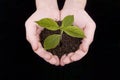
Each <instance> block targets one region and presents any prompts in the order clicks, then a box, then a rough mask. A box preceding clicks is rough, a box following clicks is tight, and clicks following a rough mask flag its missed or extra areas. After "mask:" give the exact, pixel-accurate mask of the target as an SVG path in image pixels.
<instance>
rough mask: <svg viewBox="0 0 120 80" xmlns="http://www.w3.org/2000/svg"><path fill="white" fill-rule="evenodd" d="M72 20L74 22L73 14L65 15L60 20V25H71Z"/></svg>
mask: <svg viewBox="0 0 120 80" xmlns="http://www.w3.org/2000/svg"><path fill="white" fill-rule="evenodd" d="M73 22H74V16H73V15H69V16H66V17H65V18H64V19H63V21H62V27H66V26H71V25H72V24H73Z"/></svg>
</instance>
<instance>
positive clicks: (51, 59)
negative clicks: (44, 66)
mask: <svg viewBox="0 0 120 80" xmlns="http://www.w3.org/2000/svg"><path fill="white" fill-rule="evenodd" d="M46 61H47V62H49V63H50V64H52V65H56V66H57V60H56V57H55V56H52V57H51V58H50V59H49V60H46Z"/></svg>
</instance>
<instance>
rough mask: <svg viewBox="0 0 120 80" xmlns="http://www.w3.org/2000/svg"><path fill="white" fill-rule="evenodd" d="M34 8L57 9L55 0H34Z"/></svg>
mask: <svg viewBox="0 0 120 80" xmlns="http://www.w3.org/2000/svg"><path fill="white" fill-rule="evenodd" d="M36 9H37V10H39V9H49V10H51V9H56V10H57V9H58V6H57V0H52V1H51V0H36Z"/></svg>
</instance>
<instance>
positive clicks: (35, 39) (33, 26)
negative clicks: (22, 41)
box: [25, 21, 39, 51]
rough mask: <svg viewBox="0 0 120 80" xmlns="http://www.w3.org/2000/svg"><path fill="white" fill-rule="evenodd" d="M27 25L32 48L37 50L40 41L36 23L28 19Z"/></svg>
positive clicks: (27, 35)
mask: <svg viewBox="0 0 120 80" xmlns="http://www.w3.org/2000/svg"><path fill="white" fill-rule="evenodd" d="M25 26H26V37H27V40H28V41H29V43H30V44H31V46H32V49H33V50H34V51H35V50H37V49H38V41H39V38H38V36H37V34H36V29H37V27H36V24H35V23H33V22H30V21H29V22H28V21H27V22H26V24H25Z"/></svg>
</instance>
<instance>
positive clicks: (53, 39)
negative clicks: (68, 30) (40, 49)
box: [44, 34, 61, 50]
mask: <svg viewBox="0 0 120 80" xmlns="http://www.w3.org/2000/svg"><path fill="white" fill-rule="evenodd" d="M60 38H61V36H60V35H59V34H53V35H50V36H48V37H47V38H46V39H45V40H44V48H45V49H46V50H49V49H53V48H55V47H57V45H58V44H59V42H60Z"/></svg>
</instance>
